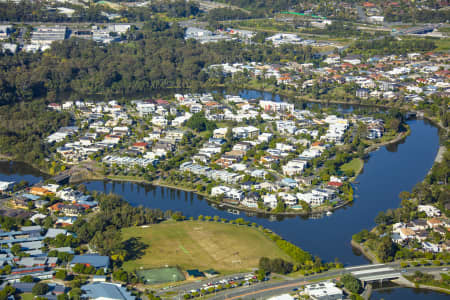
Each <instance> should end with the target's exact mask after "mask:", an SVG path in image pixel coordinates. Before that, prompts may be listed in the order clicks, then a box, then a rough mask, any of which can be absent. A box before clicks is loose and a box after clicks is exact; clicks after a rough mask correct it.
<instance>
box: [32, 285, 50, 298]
mask: <svg viewBox="0 0 450 300" xmlns="http://www.w3.org/2000/svg"><path fill="white" fill-rule="evenodd" d="M48 290H49V287H48V285H47V284H46V283H43V282H38V283H36V284H35V285H34V287H33V289H32V292H33V294H34V295H45V294H47V292H48Z"/></svg>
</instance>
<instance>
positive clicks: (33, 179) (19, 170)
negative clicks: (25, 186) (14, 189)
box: [0, 151, 43, 184]
mask: <svg viewBox="0 0 450 300" xmlns="http://www.w3.org/2000/svg"><path fill="white" fill-rule="evenodd" d="M0 152H1V151H0ZM42 179H43V175H42V173H41V172H40V171H39V170H36V169H34V168H33V167H31V166H30V165H27V164H25V163H22V162H11V161H0V181H15V182H19V181H22V180H25V181H28V182H29V183H31V184H34V183H37V182H39V181H41V180H42Z"/></svg>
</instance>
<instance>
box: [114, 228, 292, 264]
mask: <svg viewBox="0 0 450 300" xmlns="http://www.w3.org/2000/svg"><path fill="white" fill-rule="evenodd" d="M122 235H123V239H124V240H128V239H130V238H137V239H138V240H139V241H140V242H143V243H145V244H147V248H146V249H145V250H144V253H143V254H142V255H140V257H138V258H136V259H135V260H131V261H127V262H125V264H124V268H125V269H126V270H128V271H132V270H140V269H150V268H158V267H164V266H166V265H168V266H179V267H180V268H181V269H183V270H187V269H199V270H206V269H211V268H212V269H215V270H216V271H219V272H221V273H229V272H238V271H248V270H250V269H252V268H256V267H257V266H258V262H259V259H260V257H262V256H266V257H270V258H277V257H279V258H283V259H285V260H290V258H289V256H288V255H287V254H285V253H284V252H283V251H282V250H280V249H279V248H278V247H277V246H276V244H275V243H274V242H272V241H271V240H270V239H269V238H267V237H266V236H265V235H264V234H263V233H262V232H261V231H260V230H259V229H257V228H252V227H247V226H238V225H231V224H224V223H216V222H206V221H204V222H202V221H184V222H174V221H167V222H164V223H161V224H157V225H151V226H150V227H147V228H142V227H130V228H125V229H123V230H122Z"/></svg>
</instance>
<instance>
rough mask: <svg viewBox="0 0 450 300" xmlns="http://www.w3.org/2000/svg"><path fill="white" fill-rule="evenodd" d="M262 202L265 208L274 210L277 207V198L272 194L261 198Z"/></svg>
mask: <svg viewBox="0 0 450 300" xmlns="http://www.w3.org/2000/svg"><path fill="white" fill-rule="evenodd" d="M263 202H264V205H265V206H268V207H270V208H272V209H274V208H275V207H277V203H278V200H277V196H276V195H274V194H267V195H264V196H263Z"/></svg>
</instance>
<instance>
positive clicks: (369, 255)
mask: <svg viewBox="0 0 450 300" xmlns="http://www.w3.org/2000/svg"><path fill="white" fill-rule="evenodd" d="M350 244H351V245H352V248H354V249H356V250H357V251H359V252H360V253H361V254H362V255H363V256H364V257H365V258H367V260H369V261H370V262H371V263H373V264H378V263H381V261H380V260H379V259H378V258H377V256H376V255H375V254H374V253H373V252H372V251H370V249H368V248H366V247H365V246H364V245H363V244H359V243H357V242H355V241H354V240H351V241H350Z"/></svg>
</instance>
